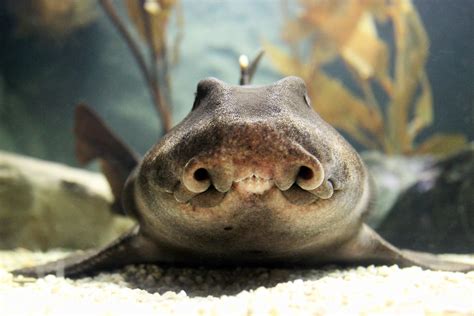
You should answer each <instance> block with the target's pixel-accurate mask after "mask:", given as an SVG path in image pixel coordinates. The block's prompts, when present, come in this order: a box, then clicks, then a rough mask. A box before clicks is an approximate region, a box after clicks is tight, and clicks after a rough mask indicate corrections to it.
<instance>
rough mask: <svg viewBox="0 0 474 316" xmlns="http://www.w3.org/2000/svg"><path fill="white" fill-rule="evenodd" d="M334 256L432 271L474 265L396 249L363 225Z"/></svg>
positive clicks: (343, 260) (364, 262) (349, 260)
mask: <svg viewBox="0 0 474 316" xmlns="http://www.w3.org/2000/svg"><path fill="white" fill-rule="evenodd" d="M336 257H337V259H338V260H340V261H342V262H348V263H350V262H355V263H362V264H371V263H374V264H398V265H400V266H403V267H406V266H419V267H422V268H427V269H431V270H443V271H460V272H467V271H472V270H474V264H469V263H463V262H457V261H449V260H445V259H443V258H441V257H440V256H438V255H435V254H430V253H423V252H417V251H412V250H401V249H398V248H397V247H395V246H394V245H392V244H390V243H389V242H388V241H386V240H385V239H383V238H382V237H381V236H380V235H379V234H377V233H376V232H375V231H374V230H372V229H371V228H370V227H369V226H367V225H366V224H364V225H363V226H362V228H361V230H360V231H359V233H358V234H357V236H356V237H355V238H353V239H351V240H350V241H348V242H346V243H344V244H343V245H342V246H341V247H340V248H338V250H337V251H336Z"/></svg>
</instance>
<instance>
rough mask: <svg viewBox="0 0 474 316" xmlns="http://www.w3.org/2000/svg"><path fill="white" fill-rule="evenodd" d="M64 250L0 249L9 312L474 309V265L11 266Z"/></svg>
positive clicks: (0, 280)
mask: <svg viewBox="0 0 474 316" xmlns="http://www.w3.org/2000/svg"><path fill="white" fill-rule="evenodd" d="M64 254H65V253H64V252H51V253H39V252H38V253H34V252H28V251H25V250H21V251H0V311H2V315H25V314H34V315H64V314H70V313H74V314H87V315H129V314H140V315H142V314H145V315H146V314H149V315H151V314H153V315H157V314H159V315H202V316H207V315H308V314H314V315H327V314H331V315H332V314H348V313H349V314H430V315H440V314H467V315H469V314H471V315H472V314H474V300H473V297H474V272H469V273H450V272H436V271H429V270H423V269H420V268H417V267H411V268H400V267H398V266H396V265H394V266H368V267H355V268H348V269H339V268H338V267H336V266H329V267H325V268H323V269H321V270H315V269H298V270H297V269H293V270H290V269H265V268H257V269H252V268H241V267H239V268H235V269H222V270H213V269H205V268H197V269H189V268H172V267H169V268H161V267H158V266H152V265H136V266H128V267H125V268H124V269H122V270H119V271H117V272H115V273H101V274H99V275H97V276H94V277H87V278H83V279H79V280H71V279H65V278H62V277H57V276H54V275H50V276H46V277H44V278H41V279H38V280H36V279H32V278H24V277H16V276H15V277H14V276H13V275H11V274H10V273H8V272H7V271H8V270H9V269H12V268H15V267H20V266H23V265H25V264H30V263H31V262H44V261H48V260H49V258H52V257H54V258H57V257H58V256H61V255H64ZM2 259H6V260H2Z"/></svg>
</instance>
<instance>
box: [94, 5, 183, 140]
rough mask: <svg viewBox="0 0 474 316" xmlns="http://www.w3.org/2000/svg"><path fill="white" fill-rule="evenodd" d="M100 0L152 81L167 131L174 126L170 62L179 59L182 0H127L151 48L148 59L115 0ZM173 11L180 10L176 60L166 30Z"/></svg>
mask: <svg viewBox="0 0 474 316" xmlns="http://www.w3.org/2000/svg"><path fill="white" fill-rule="evenodd" d="M99 3H100V4H101V6H102V8H103V9H104V11H105V12H106V14H107V15H108V16H109V18H110V20H111V21H112V23H113V24H114V25H115V27H116V28H117V30H118V31H119V33H120V34H121V35H122V37H123V39H124V40H125V42H126V43H127V45H128V47H129V48H130V51H131V52H132V54H133V56H134V58H135V60H136V61H137V64H138V66H139V68H140V71H141V72H142V74H143V76H144V78H145V81H146V83H147V85H148V89H149V90H150V94H151V96H152V99H153V103H154V105H155V108H156V110H157V113H158V115H159V117H160V119H161V121H162V124H163V129H164V130H165V132H166V131H169V130H170V129H171V127H172V118H171V109H170V106H169V104H170V102H169V98H170V95H169V94H170V80H169V66H170V64H174V63H176V62H177V60H178V46H179V42H180V41H181V38H182V25H183V14H182V10H181V6H180V3H179V1H178V0H124V3H125V6H126V9H127V14H128V17H129V18H130V20H131V21H132V23H133V25H134V27H135V29H136V32H137V33H138V35H139V36H140V38H141V39H142V40H144V41H145V43H146V46H147V48H148V51H149V62H148V63H147V62H146V59H145V57H144V55H143V52H142V51H141V50H140V47H139V45H138V43H137V42H136V41H135V38H134V37H133V36H132V34H131V33H130V32H129V31H128V29H127V28H126V26H125V23H124V22H123V21H122V18H121V17H120V15H119V14H118V13H117V10H116V8H115V6H114V4H113V2H112V1H111V0H99ZM173 11H176V14H177V19H176V21H177V24H178V32H177V35H176V38H175V43H174V47H173V51H172V59H173V60H170V58H169V56H168V45H167V41H166V34H167V26H168V24H169V20H170V16H171V14H172V12H173Z"/></svg>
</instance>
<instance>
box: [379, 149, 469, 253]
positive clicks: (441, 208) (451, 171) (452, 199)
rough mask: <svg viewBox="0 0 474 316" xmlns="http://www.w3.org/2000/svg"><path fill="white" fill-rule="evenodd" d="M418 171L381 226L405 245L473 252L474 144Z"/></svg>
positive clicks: (402, 166)
mask: <svg viewBox="0 0 474 316" xmlns="http://www.w3.org/2000/svg"><path fill="white" fill-rule="evenodd" d="M400 167H401V168H406V165H405V164H403V165H401V166H400ZM415 176H416V178H417V180H416V181H415V183H414V184H412V185H411V186H410V187H409V188H408V189H407V190H406V191H405V192H403V193H402V194H401V195H400V196H398V198H397V200H396V203H395V204H394V205H393V207H392V208H391V210H390V211H389V213H388V215H387V216H386V217H385V219H384V220H383V221H382V222H381V224H380V225H379V227H378V228H377V231H378V232H379V233H380V234H381V235H382V236H384V237H385V238H386V239H388V240H389V241H390V242H392V243H394V244H395V245H397V246H399V247H402V248H411V249H417V250H423V251H430V252H450V253H453V252H467V253H473V252H474V198H473V197H474V144H471V146H469V147H468V148H467V149H466V150H464V151H462V152H459V153H457V154H455V155H453V156H450V157H447V158H445V159H441V160H438V161H433V162H432V163H431V164H429V166H427V167H426V168H425V169H424V170H423V171H422V172H419V173H417V174H415Z"/></svg>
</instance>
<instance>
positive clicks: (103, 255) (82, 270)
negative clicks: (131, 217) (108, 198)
mask: <svg viewBox="0 0 474 316" xmlns="http://www.w3.org/2000/svg"><path fill="white" fill-rule="evenodd" d="M151 248H153V249H151ZM151 254H156V251H155V249H154V246H153V244H152V243H150V242H149V241H148V240H147V239H146V238H145V237H144V236H142V235H141V234H140V232H139V229H138V226H137V227H135V228H134V229H132V230H131V231H130V232H129V233H127V234H125V235H123V236H122V237H120V238H119V239H117V240H115V241H113V242H112V243H110V244H109V245H107V246H105V247H104V248H102V249H98V250H88V251H81V252H79V253H76V254H72V255H70V256H68V257H66V258H64V259H60V260H57V261H53V262H49V263H46V264H43V265H39V266H34V267H28V268H22V269H18V270H14V271H11V273H12V274H14V275H23V276H30V277H42V276H45V275H48V274H54V275H57V276H64V277H78V276H81V275H90V274H94V273H97V272H100V271H104V270H111V269H114V268H119V267H123V266H125V265H127V264H134V263H147V262H152V261H154V259H155V257H154V256H153V257H152V256H151Z"/></svg>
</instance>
